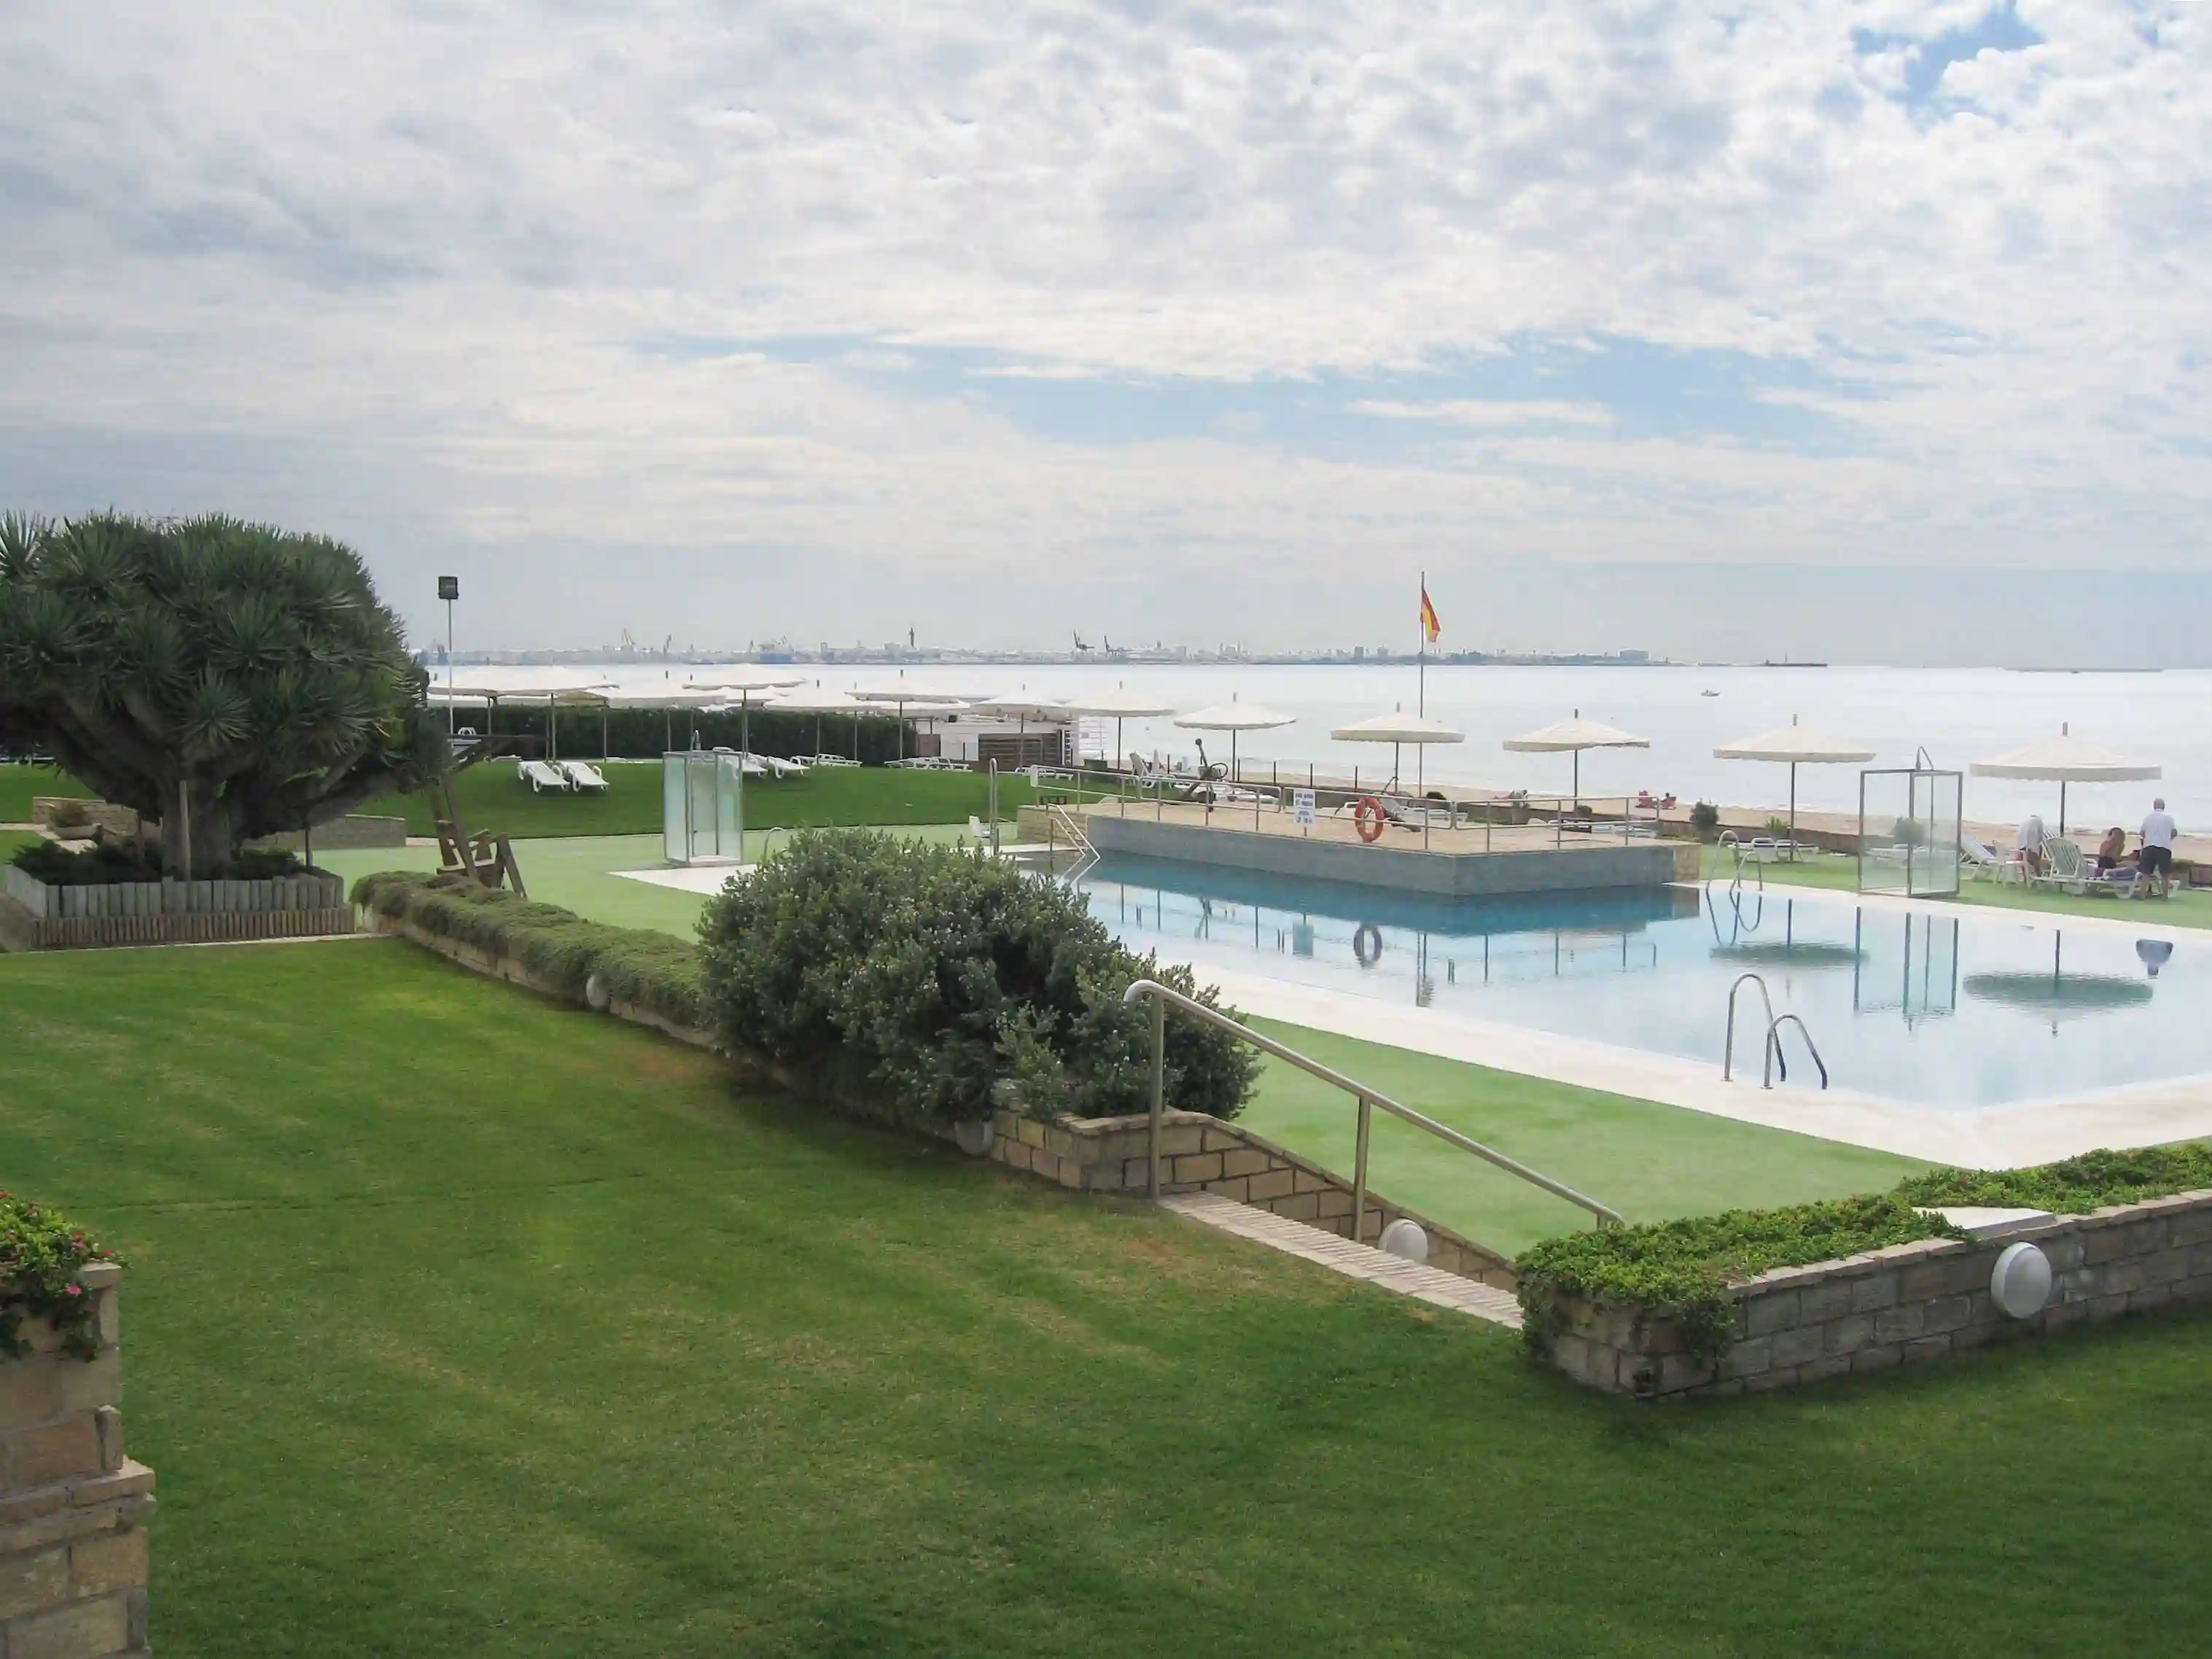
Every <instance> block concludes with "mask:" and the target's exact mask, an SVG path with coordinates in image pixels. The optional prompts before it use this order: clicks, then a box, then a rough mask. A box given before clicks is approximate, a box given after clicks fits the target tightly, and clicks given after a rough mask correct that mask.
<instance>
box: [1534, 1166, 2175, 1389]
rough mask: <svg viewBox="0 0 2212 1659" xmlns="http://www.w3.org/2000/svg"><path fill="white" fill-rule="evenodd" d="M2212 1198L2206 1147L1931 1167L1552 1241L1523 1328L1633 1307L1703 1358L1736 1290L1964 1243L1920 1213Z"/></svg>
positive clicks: (1542, 1329) (2080, 1208) (1545, 1334)
mask: <svg viewBox="0 0 2212 1659" xmlns="http://www.w3.org/2000/svg"><path fill="white" fill-rule="evenodd" d="M2205 1190H2212V1143H2206V1142H2203V1141H2192V1142H2189V1143H2187V1144H2185V1145H2182V1146H2146V1147H2142V1148H2139V1149H2137V1150H2136V1151H2132V1152H2111V1151H2106V1150H2101V1149H2100V1150H2099V1151H2097V1152H2084V1153H2082V1154H2081V1156H2080V1157H2078V1158H2063V1159H2061V1160H2060V1161H2059V1162H2057V1163H2056V1164H2038V1165H2035V1166H2033V1167H2031V1168H2028V1169H2025V1170H1929V1171H1928V1172H1927V1173H1926V1174H1924V1175H1917V1176H1907V1177H1906V1178H1905V1180H1903V1181H1901V1182H1899V1183H1898V1184H1897V1185H1896V1186H1895V1187H1894V1188H1892V1189H1891V1190H1890V1191H1888V1192H1887V1193H1880V1194H1869V1195H1866V1196H1863V1197H1859V1198H1845V1199H1838V1200H1833V1201H1832V1202H1827V1203H1820V1204H1793V1205H1789V1206H1784V1207H1782V1208H1779V1209H1772V1210H1730V1211H1728V1212H1724V1213H1723V1214H1720V1215H1711V1216H1691V1217H1687V1218H1683V1219H1680V1220H1676V1221H1661V1222H1652V1223H1647V1224H1645V1225H1642V1226H1636V1227H1613V1228H1607V1229H1605V1230H1602V1231H1596V1232H1587V1233H1571V1234H1569V1235H1567V1236H1566V1237H1564V1238H1547V1239H1544V1240H1542V1241H1541V1243H1536V1244H1534V1245H1532V1246H1530V1247H1529V1249H1527V1250H1525V1251H1523V1252H1522V1255H1521V1256H1520V1258H1519V1259H1518V1260H1517V1261H1515V1263H1514V1264H1513V1265H1514V1270H1515V1272H1516V1273H1518V1274H1519V1276H1520V1282H1521V1292H1520V1293H1521V1307H1522V1316H1523V1319H1524V1323H1523V1325H1522V1329H1523V1331H1524V1332H1525V1333H1526V1334H1527V1336H1528V1340H1529V1342H1530V1344H1531V1345H1532V1346H1538V1347H1541V1346H1542V1345H1543V1344H1544V1343H1545V1342H1547V1340H1549V1337H1550V1332H1549V1331H1548V1329H1547V1328H1546V1325H1545V1322H1546V1320H1547V1318H1548V1316H1549V1313H1550V1309H1551V1300H1552V1294H1553V1291H1559V1292H1562V1293H1564V1294H1565V1295H1568V1296H1574V1297H1583V1298H1585V1299H1589V1300H1602V1301H1606V1302H1608V1303H1612V1304H1616V1305H1620V1306H1624V1307H1630V1308H1633V1309H1636V1310H1638V1311H1639V1312H1641V1313H1644V1314H1645V1315H1647V1316H1652V1317H1656V1318H1664V1319H1671V1320H1674V1321H1675V1322H1679V1323H1680V1325H1682V1326H1683V1327H1684V1328H1685V1329H1686V1330H1687V1331H1688V1332H1689V1333H1690V1334H1691V1337H1692V1341H1693V1343H1695V1344H1698V1345H1699V1346H1700V1351H1701V1352H1705V1353H1706V1354H1707V1356H1708V1357H1710V1355H1711V1353H1712V1352H1715V1351H1716V1350H1717V1348H1718V1346H1720V1345H1721V1344H1722V1343H1723V1341H1725V1340H1726V1338H1727V1336H1728V1333H1729V1324H1730V1322H1731V1321H1732V1320H1733V1318H1734V1310H1733V1309H1732V1307H1731V1305H1730V1304H1729V1297H1728V1294H1727V1292H1728V1289H1729V1286H1730V1285H1735V1284H1741V1282H1742V1281H1744V1280H1745V1279H1752V1278H1754V1277H1756V1276H1757V1275H1759V1274H1760V1273H1765V1272H1766V1271H1768V1270H1769V1269H1770V1268H1774V1267H1805V1266H1808V1265H1809V1264H1811V1263H1813V1262H1815V1261H1836V1260H1838V1259H1839V1258H1841V1257H1844V1256H1847V1255H1857V1253H1858V1252H1859V1251H1861V1250H1873V1249H1881V1248H1882V1247H1883V1246H1885V1245H1889V1244H1909V1243H1912V1242H1913V1241H1915V1240H1916V1239H1923V1238H1961V1237H1966V1235H1965V1234H1963V1233H1962V1232H1960V1230H1959V1229H1957V1228H1956V1227H1954V1226H1953V1225H1950V1223H1948V1222H1947V1221H1945V1220H1944V1219H1943V1218H1942V1217H1941V1216H1929V1215H1922V1214H1921V1213H1920V1210H1921V1209H1922V1208H1947V1207H1949V1206H1954V1205H1962V1206H1963V1205H1979V1206H1991V1207H1996V1208H2005V1209H2035V1210H2049V1211H2051V1212H2052V1213H2053V1214H2057V1215H2082V1214H2087V1212H2090V1211H2092V1210H2095V1209H2100V1208H2102V1207H2103V1206H2106V1205H2112V1204H2140V1203H2142V1202H2144V1201H2146V1200H2150V1199H2154V1198H2166V1197H2169V1196H2171V1195H2172V1194H2175V1193H2188V1192H2200V1191H2205Z"/></svg>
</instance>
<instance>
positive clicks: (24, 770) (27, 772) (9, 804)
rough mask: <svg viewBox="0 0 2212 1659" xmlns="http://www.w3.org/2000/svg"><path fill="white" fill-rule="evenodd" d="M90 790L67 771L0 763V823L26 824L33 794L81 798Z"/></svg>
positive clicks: (11, 762)
mask: <svg viewBox="0 0 2212 1659" xmlns="http://www.w3.org/2000/svg"><path fill="white" fill-rule="evenodd" d="M91 793H92V791H91V790H89V789H88V788H86V787H84V786H83V785H82V784H81V783H79V782H78V781H76V779H75V778H73V777H71V776H70V775H69V774H68V773H66V772H58V771H56V770H55V769H53V768H52V767H50V766H25V765H22V764H21V763H16V762H13V761H10V762H7V763H0V823H29V822H30V821H31V797H32V796H33V795H74V796H76V797H77V798H78V799H85V798H87V797H89V796H90V795H91Z"/></svg>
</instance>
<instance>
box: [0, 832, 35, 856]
mask: <svg viewBox="0 0 2212 1659" xmlns="http://www.w3.org/2000/svg"><path fill="white" fill-rule="evenodd" d="M44 839H45V837H43V836H40V835H38V834H36V833H35V832H33V831H32V830H29V829H0V864H5V863H7V862H8V861H9V860H11V859H13V858H14V857H15V854H17V853H19V852H21V850H22V849H23V848H26V847H35V846H36V845H38V843H39V842H40V841H42V840H44Z"/></svg>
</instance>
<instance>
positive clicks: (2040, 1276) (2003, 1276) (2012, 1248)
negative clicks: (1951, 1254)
mask: <svg viewBox="0 0 2212 1659" xmlns="http://www.w3.org/2000/svg"><path fill="white" fill-rule="evenodd" d="M2050 1300H2051V1258H2050V1257H2049V1256H2047V1255H2044V1253H2043V1251H2042V1250H2041V1249H2040V1248H2039V1247H2038V1246H2036V1245H2033V1244H2030V1243H2027V1241H2026V1240H2025V1239H2023V1240H2021V1242H2020V1243H2017V1244H2008V1245H2007V1246H2005V1248H2004V1250H2003V1252H2002V1254H2001V1255H1999V1256H1998V1257H1997V1264H1996V1267H1992V1268H1991V1269H1990V1301H1992V1302H1994V1303H1996V1305H1997V1311H1998V1312H2000V1313H2002V1314H2003V1315H2004V1316H2006V1317H2007V1318H2008V1319H2033V1317H2034V1316H2036V1315H2037V1314H2039V1313H2041V1312H2042V1311H2043V1305H2044V1304H2045V1303H2046V1302H2048V1301H2050Z"/></svg>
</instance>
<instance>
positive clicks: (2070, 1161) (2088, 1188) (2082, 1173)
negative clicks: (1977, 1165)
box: [1897, 1141, 2212, 1215]
mask: <svg viewBox="0 0 2212 1659" xmlns="http://www.w3.org/2000/svg"><path fill="white" fill-rule="evenodd" d="M2206 1188H2212V1145H2208V1144H2206V1143H2205V1142H2203V1141H2191V1142H2189V1143H2187V1144H2185V1145H2182V1146H2143V1147H2139V1148H2137V1149H2136V1150H2135V1151H2132V1152H2110V1151H2106V1150H2104V1149H2102V1148H2100V1149H2099V1150H2098V1151H2096V1152H2084V1153H2082V1154H2081V1156H2080V1157H2079V1158H2063V1159H2061V1160H2060V1161H2059V1162H2057V1163H2056V1164H2039V1165H2037V1166H2035V1167H2034V1168H2032V1169H2026V1170H1929V1171H1928V1173H1927V1174H1925V1175H1918V1176H1910V1177H1908V1178H1907V1179H1906V1180H1905V1182H1904V1183H1903V1184H1902V1185H1901V1186H1899V1188H1898V1189H1897V1190H1898V1191H1899V1193H1900V1194H1903V1195H1904V1196H1905V1198H1907V1199H1908V1200H1911V1202H1912V1203H1915V1204H1945V1205H1948V1204H1985V1205H1994V1206H1999V1207H2001V1208H2020V1209H2035V1210H2049V1211H2051V1212H2053V1213H2054V1214H2063V1215H2080V1214H2084V1213H2086V1212H2088V1211H2091V1210H2094V1209H2097V1208H2099V1207H2100V1206H2104V1205H2106V1204H2140V1203H2142V1202H2144V1201H2145V1200H2148V1199H2154V1198H2165V1197H2168V1196H2170V1195H2171V1194H2174V1193H2189V1192H2197V1191H2202V1190H2204V1189H2206Z"/></svg>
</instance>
